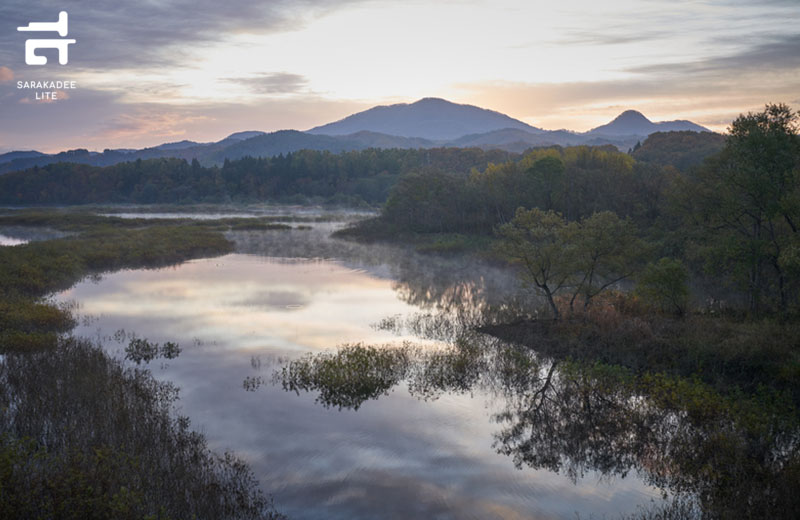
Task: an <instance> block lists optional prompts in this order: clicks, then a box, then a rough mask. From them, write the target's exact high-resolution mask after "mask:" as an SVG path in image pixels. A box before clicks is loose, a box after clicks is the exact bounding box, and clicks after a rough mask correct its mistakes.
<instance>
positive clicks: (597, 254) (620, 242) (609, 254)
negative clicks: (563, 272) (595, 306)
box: [569, 211, 642, 309]
mask: <svg viewBox="0 0 800 520" xmlns="http://www.w3.org/2000/svg"><path fill="white" fill-rule="evenodd" d="M572 229H573V230H574V231H573V235H572V236H571V237H569V238H570V242H571V243H573V244H574V250H573V257H574V262H575V264H574V268H575V270H576V271H577V273H578V277H579V278H580V281H579V282H578V283H577V284H576V285H575V291H574V292H573V294H572V299H571V300H570V302H569V306H570V309H572V308H573V304H574V303H575V299H576V298H577V297H578V295H582V296H583V298H584V300H583V308H584V309H586V308H588V307H589V304H590V303H591V301H592V298H594V297H595V296H597V295H598V294H600V293H601V292H603V291H604V290H606V289H608V288H609V287H611V286H612V285H614V284H615V283H617V282H620V281H622V280H624V279H626V278H628V277H629V276H631V275H632V274H633V272H634V270H635V268H636V265H637V263H638V257H639V256H640V252H641V251H642V242H641V241H640V240H639V238H638V237H637V236H636V227H635V226H634V225H633V223H632V222H631V221H630V220H629V219H621V218H619V217H618V216H617V215H616V214H615V213H613V212H611V211H602V212H600V213H595V214H593V215H592V216H591V217H589V218H587V219H585V220H584V221H583V222H581V223H580V225H578V226H573V228H572Z"/></svg>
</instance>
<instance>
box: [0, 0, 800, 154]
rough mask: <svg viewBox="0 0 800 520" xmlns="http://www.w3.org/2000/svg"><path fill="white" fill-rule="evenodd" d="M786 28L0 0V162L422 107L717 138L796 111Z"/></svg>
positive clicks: (530, 8)
mask: <svg viewBox="0 0 800 520" xmlns="http://www.w3.org/2000/svg"><path fill="white" fill-rule="evenodd" d="M61 10H65V11H67V12H68V13H69V35H68V36H67V37H68V38H73V39H75V40H76V41H77V43H76V44H74V45H72V46H71V47H70V51H69V63H68V64H67V65H59V64H58V62H57V59H56V54H55V53H53V54H48V51H46V52H45V53H44V54H45V55H46V56H48V57H49V63H48V64H47V65H45V66H31V65H26V64H25V59H24V57H25V56H24V47H25V40H26V38H30V37H33V36H29V34H30V33H27V34H26V33H21V32H17V30H16V28H17V27H18V26H24V25H27V24H28V23H29V22H32V21H36V22H48V21H49V22H54V21H55V20H56V19H57V17H58V12H59V11H61ZM798 27H800V0H762V1H745V0H705V1H678V0H607V1H605V2H598V1H589V0H559V1H537V0H530V1H519V0H516V1H511V0H494V1H491V2H490V1H484V0H452V1H439V2H430V1H429V2H422V1H413V0H412V1H408V0H406V1H402V2H391V1H382V0H366V1H358V0H352V1H344V2H337V1H326V0H303V1H288V0H287V1H257V0H229V1H225V2H223V1H218V0H178V1H172V2H168V1H161V0H137V1H124V0H116V1H110V0H100V1H75V0H61V1H50V0H46V1H42V0H3V1H2V4H0V153H1V152H3V151H9V150H12V149H15V150H19V149H37V150H40V151H45V152H54V151H60V150H65V149H71V148H79V147H80V148H89V149H93V150H102V149H104V148H140V147H144V146H152V145H157V144H160V143H163V142H168V141H178V140H182V139H191V140H194V141H216V140H219V139H222V138H223V137H225V136H226V135H228V134H230V133H232V132H236V131H242V130H263V131H273V130H279V129H285V128H294V129H298V130H306V129H308V128H311V127H313V126H316V125H320V124H324V123H327V122H330V121H333V120H337V119H341V118H342V117H345V116H347V115H349V114H351V113H353V112H356V111H360V110H364V109H366V108H369V107H372V106H374V105H379V104H391V103H399V102H413V101H416V100H418V99H419V98H422V97H441V98H445V99H448V100H450V101H454V102H458V103H469V104H474V105H478V106H481V107H484V108H489V109H492V110H497V111H500V112H503V113H505V114H508V115H510V116H511V117H515V118H517V119H520V120H522V121H525V122H526V123H529V124H531V125H534V126H537V127H541V128H545V129H558V128H567V129H570V130H577V131H585V130H588V129H590V128H592V127H595V126H598V125H600V124H603V123H605V122H607V121H609V120H610V119H612V118H613V117H615V116H616V115H618V114H619V113H620V112H622V111H623V110H625V109H628V108H632V109H637V110H639V111H641V112H643V113H644V114H645V115H647V116H648V117H649V118H650V119H652V120H654V121H661V120H671V119H690V120H692V121H694V122H696V123H699V124H701V125H703V126H706V127H708V128H711V129H713V130H717V131H724V130H725V128H726V126H727V125H728V124H729V123H730V121H731V120H732V119H733V118H734V117H736V116H737V115H738V114H739V113H742V112H747V111H750V110H759V109H760V108H762V107H763V105H764V104H765V103H768V102H784V103H788V104H790V105H791V106H793V108H795V109H798V108H800V30H799V29H798ZM35 37H36V38H42V37H44V38H58V35H57V34H56V33H50V35H47V36H41V35H37V36H35ZM59 79H63V80H74V81H76V82H77V87H78V88H77V89H76V90H74V91H66V93H65V95H62V94H60V97H62V99H59V100H58V101H55V102H42V101H35V100H34V99H33V98H34V94H33V92H32V91H24V90H19V89H17V81H32V80H59ZM65 96H68V98H67V99H64V97H65Z"/></svg>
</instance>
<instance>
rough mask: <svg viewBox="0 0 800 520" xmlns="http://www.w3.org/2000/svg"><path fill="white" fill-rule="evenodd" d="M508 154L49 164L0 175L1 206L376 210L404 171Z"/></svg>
mask: <svg viewBox="0 0 800 520" xmlns="http://www.w3.org/2000/svg"><path fill="white" fill-rule="evenodd" d="M511 157H513V154H509V153H508V152H504V151H499V150H491V151H484V150H481V149H478V148H473V149H460V148H437V149H425V150H422V149H416V150H410V149H408V150H406V149H387V150H382V149H369V150H364V151H359V152H343V153H340V154H333V153H330V152H320V151H311V150H301V151H299V152H295V153H289V154H286V155H278V156H275V157H269V158H252V157H245V158H242V159H237V160H232V161H231V160H226V161H225V162H224V164H223V165H222V166H221V167H217V166H213V167H203V166H201V165H200V163H199V162H197V160H193V161H192V162H191V163H189V162H187V161H186V160H184V159H148V160H141V159H139V160H136V161H133V162H127V163H120V164H117V165H113V166H106V167H97V166H89V165H83V164H77V163H56V164H51V165H47V166H44V167H41V168H40V167H34V168H32V169H29V170H24V171H20V172H14V173H8V174H5V175H2V176H0V204H19V205H52V204H90V203H137V204H151V203H175V204H185V203H196V202H203V203H227V202H254V201H280V202H292V203H303V202H309V201H317V202H333V203H340V204H350V205H359V204H379V203H382V202H383V201H385V200H386V197H387V195H388V192H389V190H390V188H391V187H392V186H393V185H394V184H395V183H396V182H397V179H398V178H399V177H400V176H401V175H402V174H404V173H406V172H409V171H422V172H424V171H450V172H469V171H470V170H471V169H472V168H479V169H483V168H485V167H486V166H487V165H488V164H489V163H492V162H497V161H501V160H508V159H509V158H511Z"/></svg>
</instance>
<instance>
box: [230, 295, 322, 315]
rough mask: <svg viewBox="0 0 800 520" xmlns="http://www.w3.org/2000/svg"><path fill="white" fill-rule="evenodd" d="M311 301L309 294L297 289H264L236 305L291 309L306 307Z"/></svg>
mask: <svg viewBox="0 0 800 520" xmlns="http://www.w3.org/2000/svg"><path fill="white" fill-rule="evenodd" d="M310 301H311V300H310V299H309V297H308V295H305V294H302V293H300V292H297V291H263V292H256V293H254V294H251V295H249V296H248V297H247V298H245V299H244V300H242V301H240V302H236V303H234V305H241V306H243V307H261V308H266V309H271V310H289V311H290V310H297V309H299V308H301V307H305V306H306V305H308V304H309V303H310Z"/></svg>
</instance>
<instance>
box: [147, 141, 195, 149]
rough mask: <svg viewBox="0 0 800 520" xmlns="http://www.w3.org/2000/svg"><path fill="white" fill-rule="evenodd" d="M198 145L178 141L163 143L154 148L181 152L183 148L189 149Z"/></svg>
mask: <svg viewBox="0 0 800 520" xmlns="http://www.w3.org/2000/svg"><path fill="white" fill-rule="evenodd" d="M199 144H200V143H196V142H194V141H187V140H185V139H184V140H183V141H178V142H176V143H164V144H160V145H158V146H156V147H155V148H156V149H158V150H183V149H185V148H191V147H193V146H198V145H199Z"/></svg>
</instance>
